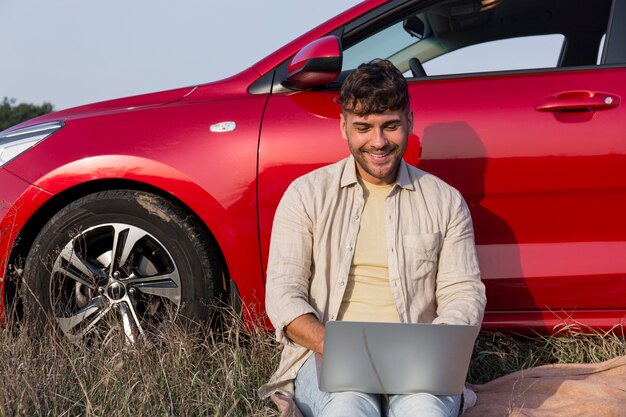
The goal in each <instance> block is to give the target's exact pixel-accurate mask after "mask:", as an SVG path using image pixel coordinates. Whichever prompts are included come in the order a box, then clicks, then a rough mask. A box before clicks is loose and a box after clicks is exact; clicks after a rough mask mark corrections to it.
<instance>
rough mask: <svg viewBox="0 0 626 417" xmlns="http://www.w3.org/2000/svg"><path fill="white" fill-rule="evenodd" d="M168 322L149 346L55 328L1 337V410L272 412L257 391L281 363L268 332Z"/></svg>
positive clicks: (233, 322) (232, 322) (233, 323)
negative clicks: (94, 342)
mask: <svg viewBox="0 0 626 417" xmlns="http://www.w3.org/2000/svg"><path fill="white" fill-rule="evenodd" d="M226 321H227V323H226V326H225V328H226V330H225V331H223V332H220V333H219V334H218V333H216V332H212V331H210V330H208V329H206V328H205V327H204V326H187V327H186V328H182V327H179V326H169V327H168V329H167V330H165V331H163V332H162V333H161V334H159V335H158V336H155V337H154V339H153V340H152V341H151V343H150V346H149V347H148V346H146V345H141V344H137V345H132V346H129V345H127V344H125V343H124V342H123V341H122V340H115V339H113V340H111V341H110V343H108V344H107V345H105V346H100V347H99V348H98V349H91V350H87V349H83V348H80V347H77V346H76V345H75V344H72V343H71V342H69V341H68V340H67V339H65V338H63V337H62V336H60V335H55V334H54V332H45V333H44V334H41V335H38V336H37V337H34V335H31V334H29V331H28V329H26V328H24V326H22V327H21V328H17V329H15V328H13V329H12V328H6V329H4V330H2V332H1V335H0V416H150V417H155V416H174V415H176V416H241V415H255V416H273V415H276V413H275V410H274V409H273V408H271V407H272V404H270V403H269V402H268V401H262V400H259V399H258V398H257V396H256V389H257V387H258V386H260V385H261V384H262V383H263V382H265V381H266V380H267V378H268V376H269V375H270V373H271V372H272V370H273V368H274V366H275V365H276V363H277V361H278V356H277V355H278V350H277V348H276V345H275V344H274V342H273V340H272V339H271V336H270V335H269V334H268V333H267V332H266V331H263V330H262V329H261V328H260V327H255V328H253V329H251V330H246V329H245V328H244V327H243V324H242V323H241V321H240V320H239V319H237V318H235V317H234V316H233V315H230V316H228V318H227V319H226Z"/></svg>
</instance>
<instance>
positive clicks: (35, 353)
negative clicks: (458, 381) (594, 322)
mask: <svg viewBox="0 0 626 417" xmlns="http://www.w3.org/2000/svg"><path fill="white" fill-rule="evenodd" d="M224 329H225V330H224V331H222V332H220V333H216V332H213V331H210V330H209V329H207V328H206V327H205V326H189V327H187V328H182V327H180V326H169V327H168V328H167V329H166V330H164V331H163V332H162V333H161V334H159V335H157V336H155V337H154V339H153V341H152V343H151V346H149V347H148V346H145V345H141V344H137V345H132V346H129V345H126V344H125V343H124V342H123V340H117V339H112V340H111V341H110V342H109V343H108V344H107V345H105V346H101V347H99V348H98V349H91V350H88V349H84V348H81V347H78V346H76V345H75V344H72V343H71V342H69V341H68V340H67V339H65V338H64V337H62V336H60V335H56V334H55V332H54V331H48V332H43V333H40V334H37V335H33V334H30V332H29V331H28V329H26V328H25V326H22V327H18V328H14V327H8V328H5V329H3V330H1V331H0V416H2V417H4V416H7V417H8V416H139V417H141V416H146V417H156V416H174V415H176V416H244V415H245V416H276V415H277V413H276V410H275V408H274V407H273V404H271V403H270V402H269V401H267V400H259V399H258V398H257V395H256V389H257V388H258V387H259V386H260V385H261V384H263V383H264V382H265V381H267V379H268V378H269V375H270V374H271V373H272V372H273V370H274V369H275V368H276V366H277V364H278V360H279V349H278V347H277V345H276V344H275V342H274V341H273V338H272V334H271V333H268V332H267V331H265V330H263V329H262V328H260V327H255V326H251V327H249V328H246V327H245V326H244V325H243V323H242V322H241V320H240V319H239V318H237V317H236V316H235V315H234V314H229V313H227V314H226V325H225V326H224ZM624 354H626V341H625V339H624V338H622V337H618V336H615V335H614V334H599V333H594V334H582V333H580V332H576V329H571V328H570V329H568V333H567V334H565V333H564V334H563V335H562V336H552V337H534V338H529V337H513V336H507V335H502V334H489V335H480V336H479V339H478V342H477V344H476V349H475V352H474V359H473V361H472V366H471V368H470V372H469V381H470V382H474V383H482V382H486V381H488V380H491V379H493V378H496V377H498V376H501V375H504V374H506V373H509V372H513V371H516V370H519V369H525V368H528V367H531V366H537V365H541V364H546V363H571V362H599V361H603V360H606V359H610V358H612V357H616V356H619V355H624Z"/></svg>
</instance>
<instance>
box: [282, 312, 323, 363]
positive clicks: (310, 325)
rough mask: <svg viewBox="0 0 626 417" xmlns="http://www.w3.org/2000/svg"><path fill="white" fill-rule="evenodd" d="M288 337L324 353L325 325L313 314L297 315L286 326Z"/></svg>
mask: <svg viewBox="0 0 626 417" xmlns="http://www.w3.org/2000/svg"><path fill="white" fill-rule="evenodd" d="M285 332H286V333H287V337H289V339H290V340H291V341H292V342H294V343H297V344H299V345H300V346H304V347H305V348H307V349H311V350H312V351H314V352H317V353H319V354H322V353H324V325H323V324H322V323H320V321H319V320H318V319H317V317H315V315H313V314H304V315H302V316H299V317H297V318H296V319H294V320H293V321H292V322H291V323H289V324H288V325H287V327H286V328H285Z"/></svg>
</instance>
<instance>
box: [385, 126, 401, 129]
mask: <svg viewBox="0 0 626 417" xmlns="http://www.w3.org/2000/svg"><path fill="white" fill-rule="evenodd" d="M399 127H400V125H387V126H385V130H397V129H398V128H399Z"/></svg>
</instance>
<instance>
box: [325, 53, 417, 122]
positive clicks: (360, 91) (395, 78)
mask: <svg viewBox="0 0 626 417" xmlns="http://www.w3.org/2000/svg"><path fill="white" fill-rule="evenodd" d="M337 103H338V104H339V105H340V106H341V110H342V111H344V112H350V113H354V114H356V115H358V116H365V115H368V114H373V113H384V112H386V111H387V110H406V109H408V108H409V88H408V86H407V83H406V80H405V79H404V76H403V75H402V73H401V72H400V71H399V70H398V69H397V68H396V67H395V65H393V64H392V63H391V62H390V61H388V60H385V59H375V60H373V61H370V62H367V63H364V64H361V65H359V67H358V68H357V69H355V70H354V71H352V72H351V73H350V75H348V77H347V78H346V80H345V81H344V83H343V85H342V86H341V92H340V94H339V98H338V99H337Z"/></svg>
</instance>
